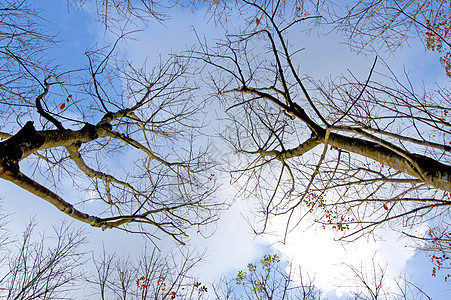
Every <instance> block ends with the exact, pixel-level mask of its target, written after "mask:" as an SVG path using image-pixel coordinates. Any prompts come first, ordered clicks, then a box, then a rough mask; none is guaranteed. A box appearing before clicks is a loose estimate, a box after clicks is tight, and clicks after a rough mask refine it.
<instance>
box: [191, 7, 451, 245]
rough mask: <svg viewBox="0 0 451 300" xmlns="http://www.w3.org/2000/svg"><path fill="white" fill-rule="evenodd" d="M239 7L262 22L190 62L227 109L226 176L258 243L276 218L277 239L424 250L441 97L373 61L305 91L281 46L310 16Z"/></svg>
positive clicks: (446, 179)
mask: <svg viewBox="0 0 451 300" xmlns="http://www.w3.org/2000/svg"><path fill="white" fill-rule="evenodd" d="M244 2H245V3H247V4H248V5H249V6H251V7H254V8H256V9H259V10H260V12H261V13H262V14H263V15H265V18H266V21H265V22H264V23H263V22H253V24H251V25H250V26H249V29H248V31H246V32H242V33H239V34H234V35H229V36H227V37H226V38H225V39H224V40H223V41H222V42H219V43H218V44H217V45H216V46H215V47H210V46H209V45H208V44H202V45H201V46H200V50H199V51H197V52H194V53H193V54H192V56H194V57H196V58H198V59H200V60H202V61H204V62H205V63H206V64H208V65H209V66H210V67H212V68H213V71H211V73H209V74H210V75H211V76H210V78H209V79H210V82H211V83H212V84H211V86H212V88H213V89H214V91H215V92H216V94H217V95H218V98H219V99H220V100H221V101H223V103H225V105H227V107H228V108H227V112H228V118H229V121H230V123H229V126H228V127H227V129H226V130H224V138H225V139H226V140H228V141H229V142H230V144H231V145H232V146H233V147H234V149H235V151H236V153H237V154H238V155H239V159H238V160H237V163H236V165H232V166H231V170H232V171H231V174H232V176H233V178H234V183H235V184H236V185H237V186H239V187H240V189H241V192H243V193H244V195H245V196H246V197H247V196H252V197H255V198H256V199H259V200H260V201H261V211H260V212H261V213H262V215H263V216H264V217H263V223H262V224H261V227H259V228H257V229H256V230H257V232H264V231H265V229H266V227H267V225H268V220H269V218H271V217H285V218H286V219H285V220H286V224H287V226H286V230H285V236H286V234H287V233H289V232H290V231H291V230H292V229H293V228H294V227H296V226H297V225H298V224H299V222H301V221H302V220H304V219H310V220H311V219H312V218H313V220H315V221H316V222H318V223H319V224H320V225H321V226H325V227H331V228H332V229H334V230H337V232H338V233H339V234H341V238H342V239H343V240H353V239H354V238H357V237H359V236H361V235H363V234H366V233H369V232H373V230H374V229H375V228H377V227H379V226H381V225H384V224H386V225H387V224H389V225H391V226H392V228H393V229H395V230H398V231H401V232H403V233H406V234H408V235H410V236H416V237H418V238H423V237H424V232H421V230H420V231H417V232H415V230H419V229H420V228H421V226H420V224H428V222H430V221H431V220H434V221H437V222H439V221H440V220H449V217H450V215H449V207H450V205H451V201H450V199H449V193H450V192H451V180H450V175H451V167H450V166H449V164H448V163H449V161H450V150H451V147H450V146H449V145H448V144H449V143H450V134H449V133H450V131H449V129H450V123H449V117H448V111H449V109H450V102H449V99H450V97H449V96H450V92H449V91H448V89H447V88H445V87H438V88H437V89H436V90H423V89H421V88H418V87H415V86H413V85H412V83H411V82H410V81H409V80H408V78H402V77H397V76H396V75H395V74H393V73H392V72H391V71H390V69H389V68H388V66H384V63H379V64H378V62H377V60H375V61H374V63H373V65H372V66H371V65H369V67H368V76H367V77H366V78H361V79H360V78H355V77H353V76H352V75H351V76H349V77H342V78H338V79H336V80H334V81H329V82H318V81H315V80H314V79H312V78H310V77H308V76H307V75H303V74H301V73H300V72H299V61H297V59H296V50H297V49H291V48H290V43H289V41H288V36H289V32H290V30H301V29H302V28H303V27H302V25H303V23H304V22H306V21H309V20H311V19H313V18H315V17H316V16H300V17H298V18H296V19H294V20H287V19H280V18H277V13H276V12H273V11H268V10H265V9H264V8H262V7H260V6H258V5H256V4H254V3H253V2H249V1H244ZM298 27H301V28H298ZM378 70H380V71H378ZM381 72H384V73H381Z"/></svg>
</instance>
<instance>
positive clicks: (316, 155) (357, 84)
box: [0, 0, 451, 298]
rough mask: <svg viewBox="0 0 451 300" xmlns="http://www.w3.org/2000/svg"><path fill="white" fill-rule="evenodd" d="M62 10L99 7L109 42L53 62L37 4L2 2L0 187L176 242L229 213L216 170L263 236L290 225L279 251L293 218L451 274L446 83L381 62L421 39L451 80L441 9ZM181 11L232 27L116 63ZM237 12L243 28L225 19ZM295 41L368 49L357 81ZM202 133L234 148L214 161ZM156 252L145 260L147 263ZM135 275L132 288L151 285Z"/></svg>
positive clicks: (221, 4)
mask: <svg viewBox="0 0 451 300" xmlns="http://www.w3.org/2000/svg"><path fill="white" fill-rule="evenodd" d="M73 4H75V6H76V7H81V8H85V7H86V6H91V7H95V12H96V16H97V19H98V21H100V22H101V23H102V26H103V28H104V30H105V32H107V31H108V32H113V33H114V34H116V40H115V41H114V42H113V43H111V44H108V45H106V46H104V45H102V44H101V43H99V44H98V45H95V46H92V47H91V48H89V49H88V50H86V53H85V64H84V66H82V67H80V68H77V69H73V68H68V67H66V66H64V65H57V64H54V63H53V62H52V58H51V57H49V56H48V55H47V53H50V52H49V49H53V48H54V47H56V46H57V45H58V43H60V42H61V41H59V40H58V35H57V32H56V31H53V29H52V28H51V26H50V25H49V24H48V22H47V21H46V20H45V19H44V18H42V16H41V13H40V12H41V11H40V10H39V9H38V8H35V7H34V6H33V4H32V3H30V2H28V1H16V0H7V1H6V2H3V3H1V4H0V20H1V22H0V66H1V68H0V97H1V100H0V111H1V114H0V137H1V138H2V141H0V177H1V178H3V179H4V180H6V181H9V182H10V183H12V184H14V185H15V186H16V187H17V188H20V189H23V190H26V191H28V192H30V193H32V194H34V195H35V196H37V197H39V198H40V199H42V200H44V201H46V202H48V203H50V204H52V205H53V206H54V207H56V208H57V209H58V210H60V211H61V212H62V213H64V214H65V215H67V216H69V217H70V218H73V219H75V220H77V221H80V222H82V223H86V224H89V225H91V226H94V227H98V228H101V229H103V230H106V229H120V230H124V231H127V232H132V233H140V234H144V235H145V236H147V237H149V238H151V239H154V240H155V239H157V238H159V237H160V236H161V235H162V234H163V235H167V236H170V237H172V238H173V239H175V240H176V241H177V242H178V243H181V244H183V243H185V241H186V240H187V239H188V231H190V230H197V231H199V230H200V229H201V228H202V227H203V226H205V225H209V224H212V223H214V222H215V221H217V220H218V218H219V213H220V211H221V210H223V209H225V208H227V205H226V202H227V200H228V199H223V197H221V196H220V193H217V191H218V188H219V184H218V183H217V181H218V180H219V179H218V177H219V176H217V175H216V174H221V172H222V170H224V169H226V170H227V171H228V172H229V175H230V178H231V181H230V186H227V187H225V188H226V189H228V188H237V190H238V194H237V198H245V199H246V198H247V199H249V198H252V199H258V201H259V204H260V209H259V211H258V212H257V213H258V214H259V216H260V219H259V222H257V223H256V224H255V227H254V230H255V232H256V233H258V234H263V233H266V232H267V230H268V226H269V224H270V223H271V220H272V219H273V218H283V219H284V222H285V223H284V224H286V225H285V228H284V229H283V230H282V231H281V232H278V233H277V234H279V235H280V236H282V237H283V240H284V241H286V239H288V238H289V233H290V232H291V231H292V230H293V229H294V228H296V227H297V226H298V225H299V224H300V223H301V222H308V223H312V224H313V225H314V226H316V227H315V228H318V229H328V230H333V231H335V232H336V234H337V238H339V239H340V240H342V241H347V242H352V241H354V240H355V239H357V238H360V237H362V236H369V235H371V234H375V233H376V234H377V230H378V229H379V228H389V229H391V230H394V231H397V232H399V233H400V235H402V236H405V237H408V238H409V239H410V240H411V241H412V243H414V244H415V245H416V246H417V248H418V249H419V250H423V251H429V252H431V260H432V262H433V264H434V266H433V276H435V274H436V272H437V270H438V269H441V268H450V267H451V265H450V261H449V254H450V252H451V251H450V250H451V247H450V246H451V244H450V242H451V240H450V238H449V236H450V235H451V232H450V230H449V222H450V206H451V164H450V161H451V159H450V158H451V156H450V152H451V135H450V133H451V132H450V126H451V122H450V115H449V114H450V113H451V103H450V100H449V99H450V98H451V97H450V96H451V92H450V90H449V88H448V86H447V83H448V78H446V79H445V80H443V79H442V80H441V81H440V82H438V83H436V84H435V85H433V86H432V85H427V86H426V85H422V84H423V83H421V82H418V81H413V80H412V79H411V78H410V77H409V74H408V72H405V73H401V74H399V73H397V70H394V69H393V68H392V66H391V65H390V61H391V60H390V57H393V56H394V57H396V55H400V54H399V52H398V51H399V49H402V47H408V43H409V42H410V41H415V42H420V44H421V43H422V45H423V47H424V49H425V50H426V51H430V52H438V55H437V57H438V61H437V64H441V66H442V68H443V70H444V73H445V74H446V75H447V76H448V77H451V76H450V69H451V67H450V66H451V63H450V60H451V54H450V53H451V52H450V51H451V49H450V44H449V37H450V34H451V33H450V28H451V27H450V24H449V20H450V18H451V15H450V5H451V4H449V3H448V2H447V1H433V0H427V1H376V0H368V1H345V2H342V1H293V2H290V1H271V0H262V1H249V0H241V1H238V0H237V1H212V2H209V1H199V2H197V1H188V2H186V3H184V2H183V3H179V2H174V3H172V2H171V1H159V0H158V1H147V0H146V1H144V0H140V1H103V0H98V1H97V0H96V1H78V0H77V1H73V2H71V1H69V2H68V5H73ZM174 7H176V8H181V7H183V9H185V12H186V11H187V10H197V9H203V11H206V14H207V17H206V20H209V21H210V22H211V24H212V26H213V25H214V26H218V27H221V28H223V29H224V31H225V35H224V36H220V37H218V39H216V40H208V39H204V38H203V37H202V34H201V33H198V32H196V33H195V35H196V37H197V40H196V41H194V45H192V46H191V47H190V48H187V49H186V51H184V52H180V53H174V54H172V53H171V55H168V56H167V58H163V57H162V58H160V59H159V61H158V62H155V60H152V62H153V65H150V64H148V63H147V62H145V63H144V64H143V65H137V64H136V62H134V61H129V60H127V59H126V58H125V57H126V56H124V55H122V53H121V47H124V46H123V44H122V43H123V42H124V41H127V39H129V38H133V35H134V34H135V33H136V32H134V31H133V30H131V31H130V28H135V27H136V28H141V27H140V26H141V25H142V24H144V25H145V24H147V22H164V21H165V20H166V19H167V18H169V17H170V15H171V9H173V8H174ZM232 16H233V18H238V19H240V20H241V21H240V22H242V23H240V24H239V25H237V26H234V25H235V24H232V22H231V21H230V19H231V18H232ZM137 24H140V25H137ZM299 32H309V33H310V34H318V35H320V36H321V37H322V38H328V37H330V36H332V35H336V34H337V33H341V34H343V41H344V42H346V43H347V44H348V45H349V46H350V47H351V48H353V49H355V50H357V51H358V52H360V53H362V52H363V53H365V54H366V55H368V56H369V57H371V61H370V63H369V64H368V66H367V71H366V75H365V76H363V77H362V76H357V75H355V74H354V73H352V71H350V72H347V70H343V75H341V76H339V77H336V78H329V79H326V80H324V78H314V77H313V76H310V74H305V73H304V71H303V63H304V62H303V59H305V58H302V56H301V55H299V54H300V53H302V50H303V48H302V47H308V46H309V44H308V41H306V42H305V43H299V41H298V40H297V38H298V33H299ZM63 42H64V41H63ZM417 45H418V43H417ZM356 55H357V54H356ZM315 59H320V58H318V57H316V58H315ZM324 72H325V74H326V75H327V72H328V71H327V70H324ZM346 74H348V75H346ZM214 108H220V109H221V111H220V112H216V113H217V114H218V115H219V117H218V120H215V122H216V121H217V122H216V123H218V124H219V128H220V132H221V133H220V137H217V136H216V137H213V138H210V137H211V136H213V134H212V129H211V127H210V125H211V124H208V122H206V121H205V120H206V119H207V116H208V117H211V115H213V113H214V111H213V109H214ZM211 139H213V140H214V143H216V145H215V147H217V145H218V144H219V145H220V146H219V147H220V148H222V149H225V150H224V151H223V152H221V153H225V152H227V153H228V154H233V155H227V157H226V158H227V159H228V160H227V161H225V162H224V160H221V158H220V157H218V156H219V155H218V153H219V151H216V150H214V149H213V150H212V149H211V148H210V143H211ZM220 140H221V141H220ZM224 141H225V143H224ZM66 183H70V185H72V186H73V189H68V188H67V184H66ZM6 201H8V199H6ZM87 204H89V205H87ZM69 236H71V235H69ZM24 243H25V244H26V243H27V242H26V239H25V242H24ZM77 243H78V242H77ZM80 243H81V241H80ZM105 255H106V254H105ZM106 256H107V255H106ZM106 256H105V257H106ZM153 257H154V256H152V259H151V263H149V262H140V263H139V264H140V265H142V264H144V265H158V263H157V261H159V258H158V259H156V260H153ZM273 258H274V257H273ZM265 259H266V260H268V259H270V262H271V263H270V266H272V265H274V263H275V262H276V261H275V260H271V259H272V258H271V256H269V258H268V257H265V258H264V260H265ZM264 260H263V261H264ZM120 264H121V262H117V265H120ZM262 264H264V263H263V262H262ZM97 266H98V269H97V270H98V271H99V278H98V279H96V280H97V281H96V283H97V284H98V285H99V286H106V285H107V282H109V283H108V285H109V286H110V287H111V286H112V283H111V282H113V281H114V282H117V278H116V279H114V280H113V279H109V278H108V276H109V274H107V273H105V272H106V271H105V268H106V269H108V268H109V263H108V259H103V260H102V261H100V262H98V265H97ZM267 267H268V266H266V268H267ZM162 268H163V267H162ZM165 268H166V269H165V270H167V267H165ZM163 269H164V268H163ZM189 269H191V265H189V266H188V267H187V268H186V271H187V270H189ZM183 270H185V269H183ZM263 270H264V271H265V270H266V269H265V267H263ZM271 270H272V269H271ZM135 271H136V270H135ZM135 271H134V273H133V275H130V278H133V276H135V275H136V274H137V273H136V272H135ZM141 271H142V270H140V272H141ZM249 271H250V274H251V273H252V272H254V273H255V271H256V269H252V270H250V269H249ZM102 272H103V273H102ZM163 272H164V271H163ZM183 272H185V271H183ZM268 272H269V271H268ZM101 273H102V274H103V275H102V274H101ZM119 274H120V273H119ZM241 275H243V274H241ZM254 275H255V276H257V274H254ZM102 276H103V277H102ZM146 276H147V275H144V277H143V279H142V282H141V283H139V284H144V285H146V287H147V286H148V284H147V279H146V278H147V277H146ZM284 276H285V275H284ZM182 277H183V276H182ZM448 277H449V275H448V276H447V277H446V279H447V278H448ZM118 278H119V280H123V282H125V281H127V284H129V283H130V282H131V279H130V278H128V279H127V278H125V277H121V276H119V277H118ZM284 278H285V277H284ZM245 279H248V277H246V276H244V277H243V276H241V279H240V283H243V285H244V283H245ZM182 281H183V280H182ZM182 281H178V279H177V278H176V279H174V280H173V282H174V286H178V285H183V284H184V283H182ZM143 282H144V283H143ZM260 283H261V284H260V285H256V284H255V282H254V283H252V281H251V282H250V284H251V285H252V287H251V288H250V289H248V290H247V293H249V294H252V293H253V294H254V295H256V296H257V297H259V296H261V295H263V293H265V295H266V296H265V297H267V298H271V297H272V296H269V295H270V293H269V291H268V290H265V289H264V288H265V286H264V284H263V283H262V281H261V282H260ZM139 284H138V285H139ZM160 285H161V282H160ZM159 288H160V287H158V288H156V290H159ZM196 288H197V290H199V286H197V287H196ZM102 289H104V290H105V292H104V293H105V295H107V294H108V293H109V292H112V293H113V294H114V293H115V291H114V289H115V288H111V289H112V290H110V291H108V292H106V290H108V289H106V288H105V287H104V288H102ZM197 290H196V289H195V290H190V293H191V292H193V291H197ZM275 290H277V288H276V287H274V288H273V292H274V291H275ZM159 291H161V290H159ZM307 292H309V293H310V292H311V293H313V294H314V295H316V290H315V289H312V290H308V291H307ZM367 292H369V293H370V294H371V292H372V290H369V291H367ZM193 293H194V292H193ZM365 293H366V292H365ZM164 294H165V295H166V296H165V297H170V296H171V295H170V294H169V292H168V291H166V292H165V293H164ZM305 297H306V296H305ZM305 297H304V298H305ZM315 297H316V296H315ZM307 298H308V297H307Z"/></svg>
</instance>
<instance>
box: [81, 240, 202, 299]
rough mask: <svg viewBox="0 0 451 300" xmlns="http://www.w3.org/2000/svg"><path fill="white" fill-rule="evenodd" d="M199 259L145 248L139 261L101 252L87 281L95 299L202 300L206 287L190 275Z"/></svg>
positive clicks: (185, 253) (179, 252) (198, 256)
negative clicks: (163, 254) (94, 270)
mask: <svg viewBox="0 0 451 300" xmlns="http://www.w3.org/2000/svg"><path fill="white" fill-rule="evenodd" d="M201 260H202V255H199V254H195V253H194V252H187V251H186V249H185V250H180V251H177V252H172V253H170V254H168V255H167V256H162V255H161V254H160V253H159V252H158V251H157V250H155V248H154V250H153V251H151V252H149V251H148V250H147V249H144V251H143V253H142V254H141V256H140V258H139V259H138V260H132V259H127V258H124V257H123V256H120V255H118V256H116V255H115V254H107V253H106V252H105V251H104V252H103V255H102V256H100V257H99V258H94V263H95V269H96V271H97V273H96V274H92V275H89V274H86V276H87V278H86V280H87V282H89V285H90V287H91V289H92V290H94V292H93V293H92V296H93V297H94V298H95V299H99V298H100V299H204V296H205V295H206V292H207V288H206V287H205V286H204V285H203V284H201V283H200V282H198V281H197V280H196V278H195V277H194V274H193V267H195V266H196V265H197V264H199V263H200V262H201Z"/></svg>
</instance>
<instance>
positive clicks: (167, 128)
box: [0, 10, 220, 242]
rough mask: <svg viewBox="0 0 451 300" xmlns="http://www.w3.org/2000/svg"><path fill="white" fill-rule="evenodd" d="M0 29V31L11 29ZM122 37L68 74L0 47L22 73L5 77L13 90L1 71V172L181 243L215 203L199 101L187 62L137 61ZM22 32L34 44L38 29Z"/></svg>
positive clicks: (77, 212) (80, 215)
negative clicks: (126, 53)
mask: <svg viewBox="0 0 451 300" xmlns="http://www.w3.org/2000/svg"><path fill="white" fill-rule="evenodd" d="M2 12H3V13H4V14H5V18H4V19H6V20H7V19H8V18H9V15H8V14H9V12H8V10H3V11H2ZM17 13H18V14H19V16H20V13H21V11H20V10H18V12H17ZM26 13H28V12H26ZM19 16H18V17H17V18H19ZM29 16H30V17H31V18H32V17H33V16H34V15H33V14H31V15H29ZM11 22H15V19H13V20H11ZM27 26H30V28H31V29H33V28H34V27H33V26H34V23H30V24H27ZM5 28H6V29H5V30H6V31H7V32H6V33H5V35H6V36H8V30H9V31H10V33H11V32H13V31H14V30H16V29H15V23H11V24H10V26H9V27H8V26H6V27H5ZM27 28H28V27H27ZM23 31H24V32H25V33H24V34H25V35H26V34H30V31H29V30H26V28H25V29H23ZM10 35H11V36H13V38H12V39H13V40H14V38H15V36H14V35H13V34H12V33H11V34H10ZM123 38H124V37H122V38H120V39H119V40H118V41H117V42H116V43H115V44H114V45H112V46H111V47H109V48H106V49H94V50H91V51H88V52H87V53H86V56H87V61H88V66H87V67H86V68H85V69H80V70H69V71H64V70H58V69H54V70H52V71H49V69H48V68H41V69H39V68H38V69H34V68H30V67H29V64H28V62H27V61H28V60H27V59H24V58H23V57H22V56H21V55H20V53H21V52H20V51H24V52H26V51H27V49H26V48H25V49H21V48H20V47H19V46H17V47H19V48H18V49H19V50H16V49H14V51H10V50H9V46H5V50H4V51H3V52H2V54H3V57H2V58H1V60H3V61H6V62H7V63H8V64H11V65H12V64H14V63H15V64H16V66H15V67H16V68H17V69H18V70H20V74H25V75H27V76H25V77H22V76H21V75H18V76H17V78H19V79H20V82H17V83H14V82H13V84H15V85H19V84H20V85H23V86H21V87H20V88H17V89H15V88H14V87H12V88H11V82H8V81H7V80H6V78H13V80H15V79H14V78H15V77H14V74H13V76H12V77H11V76H9V74H8V72H9V70H8V69H2V71H1V74H3V75H4V76H3V78H4V79H5V84H4V85H5V86H8V85H9V86H10V88H9V90H10V91H13V92H9V96H8V97H9V98H8V99H6V100H5V101H3V102H2V103H1V109H2V111H3V112H5V113H3V114H2V115H1V122H2V130H1V133H0V136H1V137H2V138H3V139H6V140H5V141H2V142H0V149H1V150H0V177H1V178H3V179H5V180H8V181H10V182H12V183H14V184H15V185H17V186H18V187H19V188H22V189H25V190H27V191H29V192H30V193H33V194H34V195H36V196H38V197H40V198H41V199H43V200H45V201H48V202H49V203H51V204H52V205H54V206H55V207H56V208H58V209H59V210H60V211H62V212H64V213H65V214H67V215H68V216H70V217H72V218H74V219H77V220H79V221H82V222H84V223H87V224H90V225H92V226H95V227H99V228H102V229H108V228H121V229H123V230H126V231H130V232H141V233H145V234H147V235H148V236H149V237H151V236H153V235H154V232H155V231H160V232H163V233H165V234H168V235H170V236H172V237H174V238H175V239H176V240H177V241H180V242H182V238H183V236H186V232H185V230H186V229H187V228H188V227H194V228H196V229H197V227H198V226H202V225H205V224H208V223H209V222H212V221H214V220H215V219H216V213H217V211H218V209H219V208H220V205H219V204H218V203H217V202H216V200H215V199H214V198H213V196H212V194H213V192H214V191H215V183H214V182H215V180H214V177H213V176H212V173H214V172H213V171H212V169H211V168H212V167H213V163H212V160H211V159H210V158H209V157H208V150H207V148H208V141H206V139H201V138H200V137H199V133H200V130H201V129H202V127H203V121H202V120H203V113H202V107H203V105H205V104H206V103H204V102H202V101H200V102H198V101H197V98H196V97H194V91H195V90H196V85H195V84H194V83H192V82H189V81H188V75H190V74H189V73H190V72H191V71H190V69H189V68H188V64H189V62H187V61H182V60H179V59H176V58H174V59H172V58H171V59H169V60H168V61H160V63H158V62H156V66H155V67H154V68H152V69H151V70H147V66H143V67H140V68H138V67H136V66H134V65H132V64H131V63H129V62H126V61H120V60H119V59H117V56H115V54H116V53H117V47H118V43H120V41H121V40H122V39H123ZM30 39H31V40H32V42H30V43H29V45H31V46H30V47H33V42H35V43H37V44H38V43H39V42H40V39H41V36H40V35H36V36H34V35H33V36H32V37H30ZM17 43H19V42H17ZM12 45H14V43H13V42H12ZM35 50H36V49H35ZM38 50H39V51H42V49H37V50H36V51H38ZM8 53H13V54H11V56H9V57H5V56H6V55H7V54H8ZM38 63H39V61H38ZM38 65H39V64H38ZM24 87H26V88H24ZM27 87H30V88H29V89H27ZM24 168H25V169H26V168H28V169H30V172H29V174H26V173H27V172H24V171H23V169H24ZM67 185H74V186H75V187H78V190H79V191H80V194H79V195H78V197H79V199H78V200H77V199H76V197H73V196H72V198H71V200H67V199H68V198H69V197H71V196H70V194H69V193H66V196H63V195H64V186H67ZM83 209H87V210H89V211H90V213H85V212H83V211H82V210H83ZM147 225H150V226H147Z"/></svg>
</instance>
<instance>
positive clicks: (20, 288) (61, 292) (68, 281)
mask: <svg viewBox="0 0 451 300" xmlns="http://www.w3.org/2000/svg"><path fill="white" fill-rule="evenodd" d="M34 227H35V225H34V223H33V222H30V223H29V224H28V225H27V227H26V229H25V231H24V233H23V236H22V237H21V238H20V239H18V240H11V239H8V240H5V239H3V240H2V243H1V246H2V248H4V249H2V254H1V256H2V263H1V268H0V270H1V271H0V272H1V277H0V296H1V298H2V299H67V297H72V296H73V294H74V292H75V291H76V290H77V289H78V288H79V287H80V285H81V284H82V282H81V281H80V280H79V279H80V277H81V275H82V266H83V264H84V263H85V261H86V257H85V252H84V251H83V250H82V248H83V247H82V246H83V245H84V244H85V243H86V239H85V237H84V235H83V233H82V232H81V231H80V230H77V229H71V228H70V226H68V224H62V225H61V226H59V227H55V228H54V233H53V235H50V236H45V235H41V236H39V237H37V236H36V233H34ZM2 230H5V228H2Z"/></svg>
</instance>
